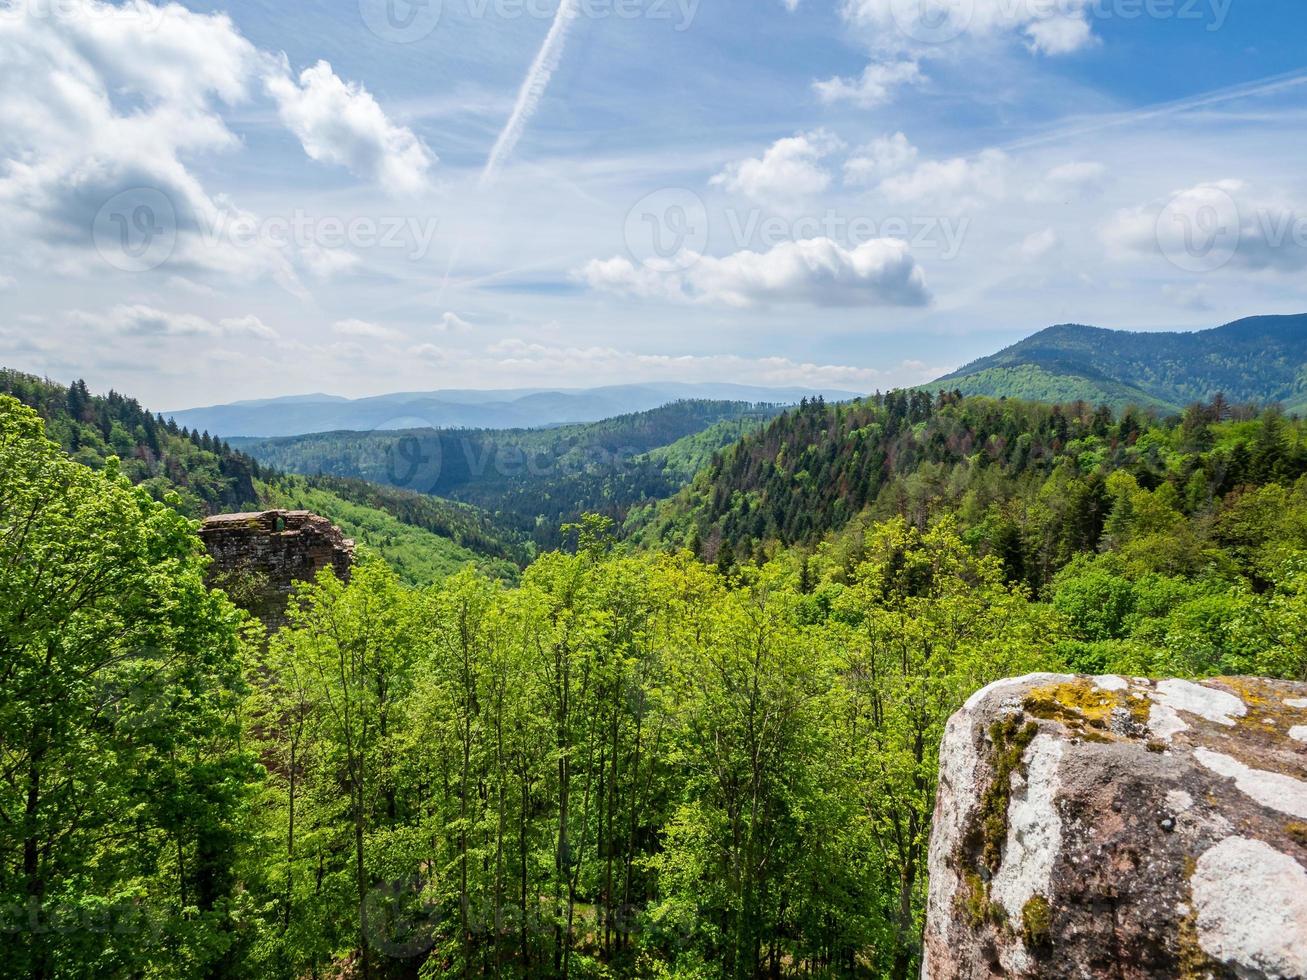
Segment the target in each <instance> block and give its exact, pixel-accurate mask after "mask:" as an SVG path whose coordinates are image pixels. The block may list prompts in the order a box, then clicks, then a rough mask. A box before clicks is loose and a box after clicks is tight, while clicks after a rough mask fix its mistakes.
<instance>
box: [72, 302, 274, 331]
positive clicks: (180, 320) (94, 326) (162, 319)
mask: <svg viewBox="0 0 1307 980" xmlns="http://www.w3.org/2000/svg"><path fill="white" fill-rule="evenodd" d="M68 319H69V321H70V322H71V323H72V324H74V325H75V326H79V327H83V328H86V329H89V330H91V331H94V332H96V333H100V334H115V335H119V336H124V337H142V338H155V339H159V338H167V337H256V338H259V339H263V340H275V339H276V338H277V332H276V331H275V330H273V329H272V328H271V327H269V326H268V325H267V324H265V323H264V322H263V321H262V320H260V319H259V318H258V317H257V316H253V315H249V316H242V317H230V318H226V319H222V320H218V321H217V322H216V323H215V322H214V321H212V320H209V319H208V318H206V317H203V316H199V315H198V314H194V313H176V312H171V311H167V310H160V309H157V308H155V307H153V306H148V305H145V304H142V303H130V304H129V303H123V304H119V305H117V306H115V307H113V308H112V309H110V310H107V311H104V312H100V313H90V312H86V311H84V310H75V311H73V312H72V313H71V314H69V316H68Z"/></svg>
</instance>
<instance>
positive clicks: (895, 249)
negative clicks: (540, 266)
mask: <svg viewBox="0 0 1307 980" xmlns="http://www.w3.org/2000/svg"><path fill="white" fill-rule="evenodd" d="M687 258H689V259H690V260H691V261H685V260H686V259H687ZM694 258H695V257H692V256H690V257H687V256H680V257H678V259H677V261H675V262H674V263H669V264H668V265H666V266H665V267H655V266H652V265H643V266H636V265H634V264H633V263H632V262H631V261H630V260H629V259H626V258H623V257H620V256H618V257H614V258H611V259H608V260H606V261H600V260H594V261H591V262H590V263H588V264H587V265H586V266H585V267H584V268H583V269H581V270H580V271H579V273H578V276H579V278H581V279H582V280H583V281H584V282H586V283H587V284H588V285H589V286H590V287H591V288H592V289H598V290H604V291H608V292H616V293H621V294H626V295H632V296H639V297H644V298H659V299H667V300H674V301H679V302H694V303H706V304H716V305H724V306H732V307H750V306H758V305H765V304H769V303H780V304H791V303H797V304H806V305H812V306H851V307H852V306H923V305H925V304H926V303H927V302H929V293H928V291H927V289H926V279H925V274H924V273H923V272H922V270H921V268H920V266H918V265H917V263H916V261H915V260H914V259H913V257H912V253H911V252H910V251H909V249H908V247H907V245H906V244H904V243H903V242H901V241H898V240H897V239H875V240H873V241H869V242H865V243H863V244H862V245H859V246H858V247H857V248H854V249H847V248H845V247H844V246H842V245H840V244H839V243H837V242H834V241H832V240H831V239H829V238H815V239H806V240H803V241H797V242H783V243H781V244H780V245H777V246H776V247H775V248H773V249H771V250H770V251H767V252H753V251H742V252H736V253H735V254H733V255H728V256H725V257H724V258H714V257H711V256H703V257H701V258H698V259H697V261H694ZM687 266H688V268H687Z"/></svg>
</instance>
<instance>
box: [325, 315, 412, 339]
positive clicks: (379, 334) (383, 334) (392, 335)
mask: <svg viewBox="0 0 1307 980" xmlns="http://www.w3.org/2000/svg"><path fill="white" fill-rule="evenodd" d="M331 329H332V330H334V331H335V332H336V333H338V334H341V335H342V336H345V337H366V338H368V339H369V340H396V339H398V338H399V337H401V336H402V334H401V333H400V332H399V331H398V330H393V329H391V328H390V327H383V326H382V325H381V324H379V323H372V322H371V321H369V320H354V319H350V320H337V321H336V322H335V323H333V324H332V325H331Z"/></svg>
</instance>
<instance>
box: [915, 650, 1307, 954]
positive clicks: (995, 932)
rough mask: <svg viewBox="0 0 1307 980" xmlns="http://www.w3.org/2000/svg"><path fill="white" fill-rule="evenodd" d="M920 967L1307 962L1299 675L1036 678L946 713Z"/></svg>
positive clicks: (1304, 735) (1305, 698) (1306, 777)
mask: <svg viewBox="0 0 1307 980" xmlns="http://www.w3.org/2000/svg"><path fill="white" fill-rule="evenodd" d="M922 975H923V977H927V978H930V980H970V978H982V977H984V978H988V977H1041V978H1042V977H1048V978H1053V977H1056V978H1075V977H1085V978H1096V977H1105V978H1106V977H1111V978H1121V980H1134V978H1141V980H1142V978H1155V977H1168V978H1169V977H1177V978H1208V977H1220V978H1227V977H1229V978H1245V980H1246V978H1263V977H1264V978H1304V977H1307V685H1303V684H1290V683H1285V682H1276V681H1266V680H1254V679H1244V678H1223V679H1219V680H1211V681H1203V682H1201V683H1192V682H1189V681H1182V680H1165V681H1158V682H1152V681H1146V680H1138V679H1131V678H1123V677H1098V678H1087V677H1073V676H1066V675H1056V674H1043V675H1034V676H1031V677H1023V678H1020V679H1016V680H1008V681H1000V682H999V683H997V684H993V685H991V686H989V687H987V688H985V689H984V690H982V691H980V692H978V693H977V694H976V695H974V696H973V697H972V698H971V699H970V700H969V701H968V702H967V704H966V706H965V707H964V708H963V709H962V710H961V711H960V712H958V713H957V714H956V715H954V717H953V718H952V719H950V721H949V723H948V727H947V729H946V731H945V735H944V741H943V744H942V746H941V752H940V783H939V795H938V799H937V802H936V807H935V821H934V832H933V836H932V838H931V845H930V897H929V906H928V912H927V923H926V936H925V962H924V967H923V971H922Z"/></svg>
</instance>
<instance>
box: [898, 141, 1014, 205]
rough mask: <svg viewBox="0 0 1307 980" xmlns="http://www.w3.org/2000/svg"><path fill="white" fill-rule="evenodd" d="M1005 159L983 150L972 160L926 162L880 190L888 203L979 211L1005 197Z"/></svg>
mask: <svg viewBox="0 0 1307 980" xmlns="http://www.w3.org/2000/svg"><path fill="white" fill-rule="evenodd" d="M1007 166H1008V158H1007V154H1005V153H1004V152H1003V151H1002V150H993V149H991V150H985V151H983V152H981V153H980V154H978V155H977V156H975V157H972V158H966V157H955V158H954V159H951V160H927V161H925V162H924V163H921V164H918V165H917V166H916V167H915V168H914V169H912V170H910V171H907V172H905V173H902V174H898V175H896V176H892V177H888V178H886V179H885V180H883V181H881V183H880V190H881V193H883V194H884V195H885V196H886V197H888V198H890V199H891V200H894V201H898V202H902V203H908V204H935V205H939V206H941V207H955V208H968V207H979V206H981V205H982V204H984V203H985V202H987V201H999V200H1002V199H1003V198H1004V197H1005V196H1006V194H1007Z"/></svg>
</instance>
